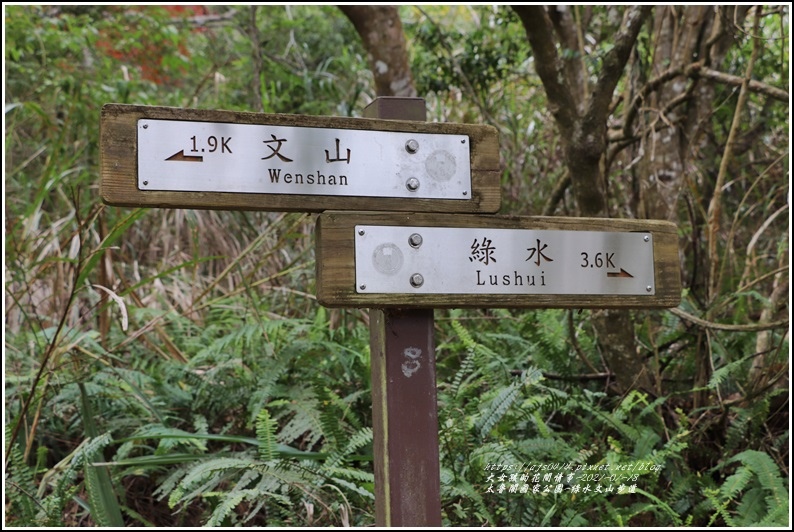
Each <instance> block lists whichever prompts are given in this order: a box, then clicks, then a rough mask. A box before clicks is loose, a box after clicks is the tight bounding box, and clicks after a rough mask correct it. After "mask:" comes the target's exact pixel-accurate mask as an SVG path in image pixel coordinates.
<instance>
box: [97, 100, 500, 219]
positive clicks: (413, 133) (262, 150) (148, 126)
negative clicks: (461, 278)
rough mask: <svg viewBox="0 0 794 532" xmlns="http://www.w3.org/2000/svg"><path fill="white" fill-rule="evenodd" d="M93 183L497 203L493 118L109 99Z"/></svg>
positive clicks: (146, 191)
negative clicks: (358, 114) (449, 119)
mask: <svg viewBox="0 0 794 532" xmlns="http://www.w3.org/2000/svg"><path fill="white" fill-rule="evenodd" d="M100 144H101V175H102V180H101V194H102V199H103V201H104V202H105V203H107V204H110V205H121V206H150V207H184V208H201V209H239V210H273V211H302V212H316V211H323V210H327V209H334V210H380V211H422V212H449V213H452V212H467V213H493V212H496V211H497V210H498V209H499V203H500V189H499V187H500V184H499V175H500V169H499V153H498V135H497V131H496V130H495V129H494V128H492V127H490V126H481V125H467V124H440V123H422V122H412V121H396V120H375V119H368V118H341V117H312V116H297V115H274V114H256V113H242V112H231V111H209V110H195V109H178V108H169V107H148V106H140V105H119V104H108V105H105V106H104V107H103V108H102V117H101V139H100Z"/></svg>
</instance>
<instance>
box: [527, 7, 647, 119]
mask: <svg viewBox="0 0 794 532" xmlns="http://www.w3.org/2000/svg"><path fill="white" fill-rule="evenodd" d="M651 9H653V6H651V5H643V6H634V7H632V8H631V10H630V11H629V12H628V14H627V15H626V17H625V23H624V24H623V26H622V27H621V29H620V31H619V32H618V34H617V35H616V36H615V46H614V47H613V48H612V49H611V50H609V52H607V54H606V55H605V56H604V62H603V67H602V68H601V73H600V74H599V75H598V81H597V82H596V85H595V88H594V89H593V96H592V97H591V99H590V102H589V105H588V108H587V114H586V115H585V124H594V125H595V124H602V123H605V121H606V116H607V113H608V112H609V104H610V103H611V102H612V94H613V93H614V92H615V87H616V86H617V84H618V81H619V80H620V77H621V75H623V69H624V67H625V66H626V61H628V60H629V55H630V54H631V48H632V46H634V43H635V41H636V40H637V35H638V34H639V33H640V28H641V27H642V23H643V21H644V20H645V18H646V17H647V16H648V15H649V14H650V12H651ZM533 48H534V46H533ZM585 127H588V126H587V125H586V126H585Z"/></svg>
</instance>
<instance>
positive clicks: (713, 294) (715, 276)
mask: <svg viewBox="0 0 794 532" xmlns="http://www.w3.org/2000/svg"><path fill="white" fill-rule="evenodd" d="M760 20H761V11H760V9H759V8H756V12H755V18H754V20H753V35H758V26H759V22H760ZM760 48H761V39H759V38H758V37H753V51H752V53H751V54H750V61H749V62H748V63H747V69H746V70H745V74H744V82H743V83H742V88H741V89H740V91H739V99H738V101H737V102H736V110H735V111H734V113H733V121H732V123H731V129H730V132H729V133H728V140H727V142H726V143H725V150H724V151H723V154H722V160H721V161H720V169H719V173H718V174H717V182H716V183H715V184H714V195H713V196H712V197H711V202H710V203H709V210H708V235H709V238H708V241H709V244H708V260H709V284H708V296H707V300H708V302H709V306H711V303H713V302H714V301H715V300H716V298H717V295H718V293H719V290H720V286H721V285H722V274H723V270H722V268H721V267H720V262H721V261H720V260H719V254H718V250H717V239H718V238H719V232H720V215H721V214H722V188H723V186H724V185H725V176H726V175H727V174H728V165H729V164H730V161H731V157H732V156H733V145H734V143H735V142H736V137H737V135H738V134H739V125H740V124H741V116H742V111H743V110H744V105H745V103H746V102H747V95H748V94H749V92H750V91H749V85H750V78H751V77H752V75H753V69H754V68H755V61H756V59H757V58H758V53H759V50H760ZM709 316H710V313H709Z"/></svg>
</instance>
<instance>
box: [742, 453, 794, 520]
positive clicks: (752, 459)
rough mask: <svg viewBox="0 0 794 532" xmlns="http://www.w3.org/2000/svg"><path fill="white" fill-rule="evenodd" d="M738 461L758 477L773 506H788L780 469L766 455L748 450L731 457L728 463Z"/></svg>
mask: <svg viewBox="0 0 794 532" xmlns="http://www.w3.org/2000/svg"><path fill="white" fill-rule="evenodd" d="M736 461H739V462H741V463H743V464H744V465H745V466H747V467H748V468H750V469H751V470H752V471H753V473H755V474H756V476H757V477H758V481H759V482H760V484H761V486H762V487H763V488H764V489H765V490H766V491H767V492H768V493H769V495H770V496H771V497H772V500H773V502H774V504H773V505H771V506H772V507H774V506H782V505H786V506H787V505H788V501H789V496H788V495H789V493H788V489H787V488H786V487H785V485H784V483H783V479H782V478H781V476H780V469H779V468H778V467H777V464H775V462H774V460H772V458H770V457H769V455H768V454H766V453H764V452H761V451H754V450H752V449H748V450H746V451H744V452H741V453H739V454H737V455H736V456H734V457H732V458H731V459H730V460H728V462H736Z"/></svg>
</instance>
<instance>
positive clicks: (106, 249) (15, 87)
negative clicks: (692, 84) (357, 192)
mask: <svg viewBox="0 0 794 532" xmlns="http://www.w3.org/2000/svg"><path fill="white" fill-rule="evenodd" d="M4 10H5V20H4V22H5V32H6V41H5V46H4V49H5V51H4V53H5V79H6V100H5V111H4V113H5V126H6V128H5V158H6V159H5V169H4V171H5V226H6V233H5V256H4V260H5V270H4V281H5V286H4V288H5V292H4V353H5V354H4V390H5V406H4V424H5V439H4V442H5V443H4V449H3V451H4V456H5V460H4V467H5V476H4V486H5V524H7V525H10V526H46V527H51V526H90V525H102V526H123V525H128V526H201V525H216V526H235V525H248V526H306V525H318V526H340V525H348V524H349V525H353V526H366V525H372V524H373V522H374V517H373V515H374V495H373V492H374V488H373V483H374V478H373V471H372V438H373V435H372V429H371V427H372V415H371V395H370V384H369V379H370V368H369V331H368V326H367V325H368V316H367V313H366V311H364V310H356V309H350V310H327V309H324V308H322V307H321V306H319V305H318V304H317V303H316V301H315V300H314V296H313V294H314V292H315V286H314V282H315V280H314V256H313V254H314V251H313V246H314V242H313V228H314V225H313V222H314V216H313V215H308V214H282V213H257V212H224V211H192V210H176V209H174V210H171V209H162V210H157V209H122V208H115V207H107V206H104V205H102V204H101V202H100V200H99V194H98V187H99V182H98V181H99V177H98V167H99V158H100V153H99V149H98V139H99V111H100V108H101V106H102V105H103V104H104V103H111V102H113V103H137V104H147V105H165V106H176V107H193V108H204V109H230V110H245V111H263V112H279V113H295V114H313V115H345V116H360V113H361V111H362V109H363V107H364V106H365V105H366V104H367V103H368V102H369V101H371V99H372V98H373V97H374V94H373V93H372V88H371V85H372V84H371V80H372V76H371V73H370V72H369V70H368V66H367V61H366V52H365V51H364V50H363V49H362V45H361V43H360V40H359V38H358V35H357V34H356V32H355V31H354V30H353V27H352V26H351V25H350V23H349V22H348V20H347V19H345V18H344V17H343V16H342V15H341V13H340V12H339V11H338V10H337V9H336V8H334V7H332V6H291V7H284V6H281V7H259V8H253V7H248V6H245V7H242V6H215V7H213V8H210V10H209V11H206V12H202V13H200V14H201V16H202V17H203V18H201V20H200V21H197V20H196V19H195V18H191V17H193V16H194V15H195V13H193V12H192V11H190V10H187V11H183V12H181V13H175V12H173V10H167V9H165V8H163V7H154V6H148V7H138V8H133V7H130V6H113V7H101V6H78V7H69V6H65V5H64V6H35V5H30V6H4ZM614 10H615V8H604V7H599V6H596V7H595V8H594V9H593V11H592V13H591V25H590V26H589V29H588V30H587V34H588V38H589V39H590V40H589V41H588V42H591V43H592V46H591V47H590V45H588V47H589V48H592V49H591V50H589V52H588V54H587V57H586V61H585V65H586V67H587V68H589V69H598V68H600V63H599V61H600V58H601V57H603V54H604V53H606V52H607V51H608V50H609V48H610V46H611V44H610V40H609V36H610V35H611V34H613V33H614V30H615V25H617V24H619V23H620V16H616V14H615V13H614ZM401 15H402V17H403V21H404V25H405V31H406V34H407V38H408V42H409V46H410V53H411V65H412V69H413V75H414V79H415V83H416V87H417V91H418V93H419V95H420V96H422V97H423V98H425V99H426V100H427V103H428V117H429V119H430V120H438V121H452V122H472V123H489V124H492V125H494V126H496V127H497V128H498V129H499V131H500V141H501V148H502V153H501V155H502V161H503V164H504V174H503V184H504V201H503V209H502V212H503V213H510V214H540V213H541V212H542V211H543V210H544V209H545V208H547V206H549V205H550V206H551V207H550V208H551V209H552V213H553V214H557V215H575V214H576V205H575V201H574V197H573V195H572V194H571V193H570V191H569V192H567V193H565V194H563V195H562V196H560V197H559V201H557V202H554V201H552V198H553V197H554V196H555V187H556V186H557V185H558V183H559V182H560V181H561V180H564V178H565V169H564V164H563V162H562V159H563V157H564V154H563V153H562V149H561V147H560V139H559V134H558V132H557V130H556V128H555V126H554V121H553V119H552V117H551V112H550V110H549V109H548V104H547V100H546V95H545V93H544V90H543V86H542V85H541V82H540V81H539V79H538V77H537V75H536V73H535V71H534V69H533V54H532V50H531V48H530V46H529V44H528V43H527V38H526V35H525V34H524V31H523V29H522V27H521V25H520V23H519V21H518V18H517V17H516V15H515V14H514V13H513V12H512V11H510V10H509V9H508V8H506V7H499V8H494V7H490V6H478V7H465V8H463V7H452V6H447V7H439V6H435V7H431V6H426V7H423V8H421V9H420V8H416V7H411V6H404V7H402V8H401ZM576 16H577V17H579V16H580V13H579V11H576ZM789 17H790V13H789V11H788V8H787V7H785V6H783V7H776V8H769V9H767V10H766V12H764V13H763V16H759V17H758V19H759V24H760V26H759V28H756V29H758V31H759V32H760V35H761V36H762V37H763V39H762V41H763V44H762V46H761V49H760V50H755V54H756V55H757V59H753V60H751V58H752V57H753V54H754V48H753V44H752V41H753V39H751V35H752V33H751V30H752V29H753V28H752V24H751V22H752V20H751V18H752V17H749V18H748V20H747V22H746V23H745V24H744V25H742V26H737V27H736V29H735V30H736V31H735V32H734V41H733V42H734V44H733V45H732V46H731V47H730V48H729V49H727V51H726V54H725V55H726V57H725V61H724V62H723V63H722V65H723V68H724V69H725V71H726V73H728V74H731V75H733V76H739V77H742V76H744V75H745V72H746V70H747V68H748V64H750V65H751V66H752V67H753V77H754V79H756V80H758V81H759V82H762V83H764V84H766V85H769V86H775V87H777V88H779V89H783V90H786V91H787V90H789V87H788V80H789V76H790V74H789V62H790V58H789V46H790V42H789V37H790V35H789V24H790V18H789ZM577 20H578V19H577ZM653 31H654V29H653V27H652V25H651V24H650V23H648V24H646V26H645V27H644V29H643V30H642V32H641V33H640V36H639V37H638V41H637V45H636V47H635V55H634V56H633V59H632V61H631V63H630V65H629V67H628V68H627V70H629V71H630V72H629V73H628V74H627V75H626V76H625V78H624V80H623V81H622V82H621V85H620V86H619V87H618V89H617V91H616V92H618V93H625V94H627V95H628V94H630V92H629V91H630V90H631V87H630V86H629V85H630V84H634V83H644V82H647V81H648V80H649V79H651V78H653V77H654V75H656V74H658V73H653V72H650V70H649V65H650V64H651V62H652V53H653V52H654V49H653V48H652V46H651V44H650V43H651V41H652V40H653V38H654V33H653ZM564 53H565V54H569V55H575V54H576V53H578V52H577V51H576V50H568V49H566V50H564ZM752 61H754V63H753V62H752ZM738 92H739V90H738V88H737V87H736V86H735V85H730V84H724V83H715V84H714V89H713V97H712V98H711V102H710V103H711V105H712V106H713V107H712V110H713V112H711V113H710V115H709V118H708V120H707V122H708V125H709V128H708V133H707V134H706V135H704V138H703V141H702V142H700V143H698V144H697V145H696V146H689V147H687V149H691V151H692V152H695V156H694V158H693V161H694V162H693V164H692V166H691V167H690V168H687V169H686V172H685V174H686V185H685V186H684V187H683V189H682V192H681V194H680V197H679V198H678V199H677V200H676V202H675V204H674V205H671V206H670V210H671V212H672V213H673V216H672V219H673V220H674V221H676V223H677V224H678V227H679V231H680V238H681V247H680V249H681V258H682V270H683V274H682V277H683V283H684V293H683V300H682V303H681V306H680V307H679V308H678V309H676V310H675V311H671V312H668V311H637V312H633V313H632V323H634V324H635V330H634V334H635V338H636V343H637V357H638V359H641V360H642V363H643V364H644V366H645V367H647V368H649V371H650V372H651V374H652V382H653V383H654V392H653V393H650V392H649V391H647V390H646V391H640V390H637V389H633V390H618V389H616V388H615V386H614V375H613V373H614V372H615V371H616V370H617V369H616V368H608V367H606V366H605V363H604V359H603V357H602V349H603V347H604V346H603V339H601V338H599V335H598V331H597V328H596V327H595V326H594V324H593V319H594V316H595V314H596V311H572V312H571V311H562V310H544V311H535V310H530V311H508V310H501V309H483V310H481V311H466V312H464V311H459V310H449V311H436V342H437V354H436V356H437V372H438V386H439V391H438V393H439V423H440V426H441V427H440V429H441V430H440V433H439V434H440V453H441V468H442V471H441V487H442V507H443V520H444V524H445V525H450V526H480V525H498V526H627V525H631V526H650V525H655V526H712V525H713V526H787V525H790V521H789V511H790V508H789V498H790V488H789V467H790V458H789V452H788V449H789V427H790V425H789V417H788V412H789V408H790V407H789V397H788V395H789V381H788V375H789V359H788V353H789V337H788V327H789V324H788V316H789V312H790V310H789V299H788V293H789V291H788V283H789V277H788V274H789V242H790V233H789V226H788V219H789V218H790V212H789V208H788V204H787V197H790V187H789V180H790V175H789V161H790V152H789V146H790V138H789V122H788V116H789V108H788V104H787V103H783V102H780V101H776V100H774V99H772V98H770V97H768V96H767V95H765V94H764V93H762V92H750V94H749V96H748V98H747V101H746V103H744V105H743V106H737V102H738ZM690 96H691V95H690ZM628 100H629V99H624V100H619V101H618V102H617V103H616V107H615V112H614V116H615V117H619V116H622V114H621V113H622V110H624V109H625V106H626V102H627V101H628ZM649 105H650V104H649ZM661 107H662V106H661V105H660V108H661ZM737 107H738V113H739V114H740V118H741V122H740V123H739V126H738V137H737V140H736V142H735V143H734V145H733V148H732V151H733V153H732V154H731V155H732V157H731V163H730V167H729V168H728V169H727V171H728V178H727V180H726V181H725V182H724V184H723V185H722V186H721V187H716V188H717V191H716V192H715V183H717V182H718V169H719V168H720V162H721V161H722V159H723V157H724V155H725V146H726V143H727V140H728V138H729V135H730V133H731V130H732V123H733V121H734V115H735V114H736V112H737ZM669 110H670V108H667V109H664V111H666V112H669ZM652 111H653V110H650V111H649V110H648V109H647V107H646V108H641V110H640V113H645V114H644V115H642V116H643V120H646V121H648V122H651V121H653V120H654V119H655V120H656V121H657V122H659V123H660V124H662V123H664V121H665V120H669V118H668V117H667V116H666V115H665V112H662V111H660V112H658V113H656V112H655V111H654V112H652ZM655 123H656V122H654V124H655ZM613 126H614V127H613ZM610 128H612V129H613V130H615V131H618V130H619V125H617V126H615V125H614V124H611V125H610ZM623 141H625V139H622V140H621V139H619V140H617V141H616V143H617V144H619V143H620V142H623ZM635 141H636V139H629V143H631V142H635ZM648 149H649V150H650V149H651V148H650V145H649V146H648ZM635 155H636V158H637V160H639V159H640V158H641V156H642V154H641V153H640V154H631V157H628V158H627V160H626V161H625V162H626V167H627V168H633V170H632V171H633V172H637V171H639V166H642V165H639V166H635V165H634V163H632V162H631V160H632V159H633V158H634V157H635ZM617 157H618V158H619V155H618V156H617ZM615 160H617V159H615ZM617 168H618V165H617V164H615V165H613V167H612V169H611V172H610V174H609V176H608V178H609V180H610V183H611V185H610V196H609V197H610V206H609V211H610V213H613V215H614V216H616V217H635V216H637V212H638V211H639V207H638V206H637V203H638V202H637V197H638V195H639V194H640V192H639V185H637V182H636V180H635V178H634V177H632V175H633V174H631V172H629V171H628V169H627V170H626V171H623V170H622V169H621V170H617ZM715 194H716V195H717V196H718V198H719V200H720V202H721V203H720V205H721V209H719V210H718V211H717V214H716V216H717V218H716V220H717V225H718V226H719V227H720V230H719V231H718V232H717V233H716V234H717V235H718V239H717V240H716V242H715V241H714V240H709V228H710V227H713V225H710V223H709V222H710V218H711V217H710V214H711V213H712V209H711V207H710V203H712V200H713V199H714V197H715ZM713 221H714V219H713V218H711V222H712V223H713ZM711 245H713V246H714V248H713V249H712V248H711V247H710V246H711ZM715 271H716V272H717V274H718V275H717V276H716V277H718V280H716V281H715V275H714V274H713V272H715ZM703 368H705V369H706V370H708V371H707V372H706V373H702V371H701V370H702V369H703ZM704 375H705V377H704ZM699 377H700V378H701V380H698V378H699ZM489 464H527V465H543V464H569V465H571V466H572V467H573V468H574V469H575V468H576V467H577V466H581V467H580V470H584V468H585V466H600V465H604V464H611V465H613V466H625V467H629V468H632V467H635V465H636V464H646V467H645V469H644V470H643V471H642V472H641V473H639V474H637V475H636V476H635V477H634V478H632V477H629V478H627V479H625V480H623V481H622V482H621V485H620V486H618V485H617V482H616V483H615V485H614V486H613V485H612V484H611V483H605V482H596V481H590V482H581V483H580V488H581V491H579V488H577V490H576V491H574V490H573V486H574V483H573V482H570V481H566V480H565V479H564V478H561V479H559V480H553V479H554V477H555V476H556V473H555V475H553V476H552V477H551V479H552V480H549V481H546V482H545V483H543V484H544V485H545V484H551V485H552V488H553V487H554V486H556V485H561V486H564V489H563V491H562V492H561V493H555V492H554V489H552V490H551V491H550V492H549V493H543V490H542V489H541V490H540V493H533V490H532V486H533V484H534V483H537V481H533V480H532V477H533V476H534V475H535V472H534V471H533V472H531V473H528V477H527V478H526V479H524V480H522V479H520V478H519V479H515V480H510V479H509V478H508V479H505V480H503V481H502V482H499V481H498V479H496V480H494V479H495V477H494V476H491V475H490V474H491V473H492V471H490V470H489V469H487V467H488V465H489ZM544 474H545V472H544ZM542 476H543V475H541V477H542ZM500 484H505V485H504V486H501V489H500ZM511 484H512V485H517V486H520V485H521V484H526V485H528V486H529V489H528V490H524V491H523V492H522V491H521V489H520V488H518V489H513V490H512V491H511V489H510V486H511ZM608 485H609V486H610V488H613V489H611V490H609V491H607V490H606V488H607V486H608ZM585 486H587V489H585ZM597 487H598V489H596V488H597ZM601 488H603V491H602V489H601ZM619 488H620V489H619Z"/></svg>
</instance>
